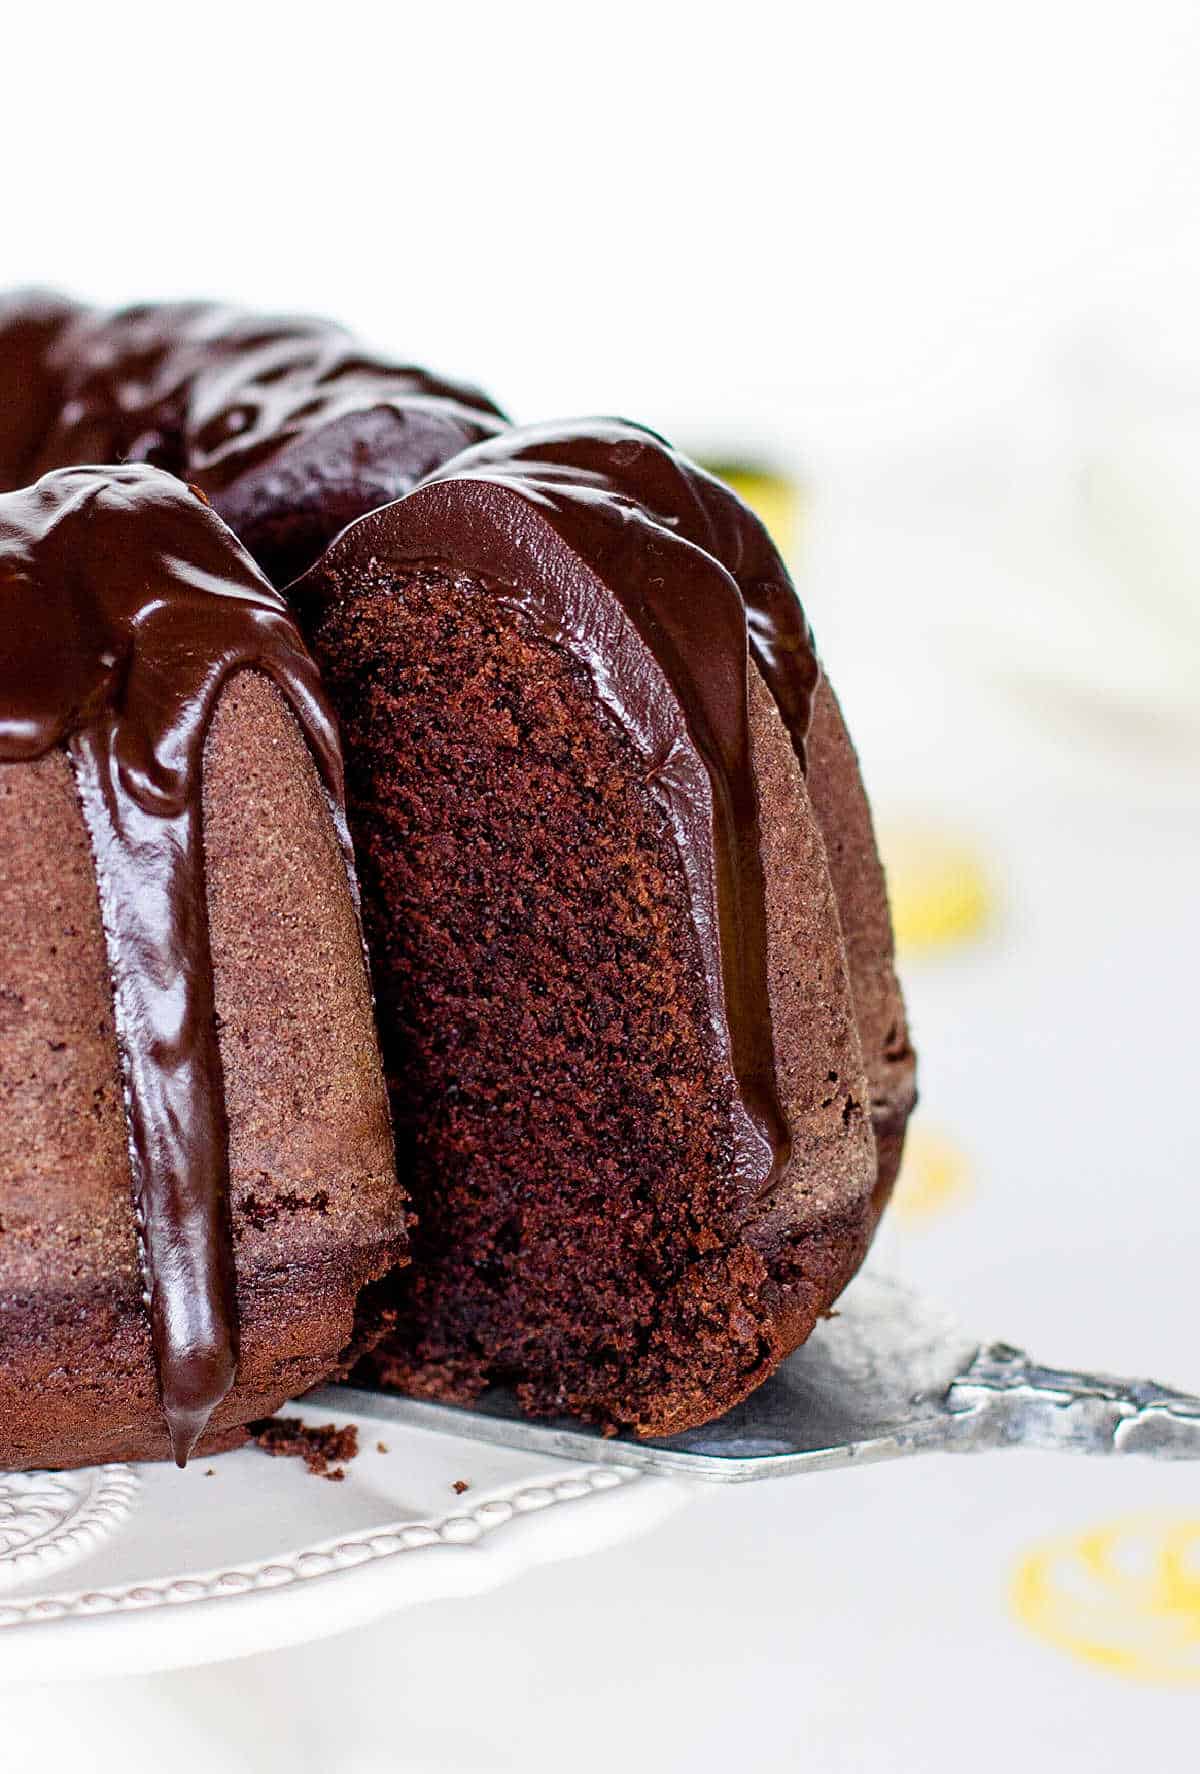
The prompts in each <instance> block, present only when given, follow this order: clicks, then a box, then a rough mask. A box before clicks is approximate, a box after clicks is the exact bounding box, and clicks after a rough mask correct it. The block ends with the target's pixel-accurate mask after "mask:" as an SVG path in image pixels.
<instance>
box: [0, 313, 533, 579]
mask: <svg viewBox="0 0 1200 1774" xmlns="http://www.w3.org/2000/svg"><path fill="white" fill-rule="evenodd" d="M35 384H36V396H35V398H34V399H32V400H29V399H28V397H27V396H23V397H22V398H23V399H24V401H25V405H26V406H28V407H30V408H31V409H32V410H31V412H30V415H29V417H28V418H26V419H24V420H23V423H22V427H21V434H20V435H19V436H18V437H15V438H14V439H13V441H12V443H11V445H10V443H9V440H8V439H7V437H6V435H5V432H4V431H0V488H3V487H5V486H9V487H11V486H19V485H23V484H25V482H26V481H28V480H30V479H32V478H34V477H35V476H36V475H38V474H42V473H45V472H46V471H47V470H49V469H51V468H59V467H64V466H68V465H71V464H75V463H87V462H150V463H153V464H154V465H155V466H157V467H159V468H166V469H167V470H169V471H170V472H171V473H172V474H176V475H179V476H180V477H181V478H183V479H186V480H188V481H190V482H192V483H193V484H194V485H196V486H199V487H201V488H203V490H204V491H205V492H206V493H207V494H208V496H209V498H210V499H211V501H212V503H213V505H214V507H215V508H216V510H217V511H218V512H220V514H221V515H222V516H223V517H224V518H225V519H226V521H227V522H228V523H229V524H230V526H231V527H232V528H233V529H234V530H235V531H236V532H237V534H238V535H239V536H240V537H241V539H242V541H243V543H244V545H245V546H246V547H247V548H248V549H249V551H250V553H251V554H253V555H254V556H255V558H256V559H257V560H258V561H259V563H260V565H261V566H262V567H263V568H264V570H265V571H266V572H267V573H268V575H269V576H270V577H271V578H272V579H273V580H274V581H275V583H277V584H282V583H284V582H285V581H286V580H287V579H289V578H292V577H294V576H295V575H296V574H297V573H298V572H300V571H302V570H303V569H304V568H306V567H307V566H309V565H310V564H311V562H312V561H313V560H315V559H316V557H317V555H318V554H319V553H320V552H321V550H322V548H324V546H325V544H326V543H327V542H328V541H329V540H330V539H331V538H332V537H333V536H334V535H335V534H336V533H337V531H338V530H340V529H342V528H343V527H344V526H345V525H346V524H347V523H349V522H351V521H352V520H353V519H354V518H356V517H359V516H361V515H362V513H363V512H365V511H369V510H373V509H374V508H375V506H377V505H379V504H383V503H386V502H387V501H388V500H391V499H397V498H399V497H400V496H401V495H402V494H404V493H406V492H408V491H409V489H410V488H411V487H413V486H414V485H415V484H416V483H417V481H419V480H420V479H421V478H422V476H423V475H425V474H427V473H428V472H429V471H430V470H431V469H433V468H436V467H437V466H439V465H440V464H441V463H442V462H444V461H446V460H447V459H448V458H449V457H450V456H453V455H455V454H456V453H457V452H458V451H459V450H461V449H463V448H465V447H466V446H467V445H469V444H472V443H475V442H476V441H478V440H479V439H481V438H485V437H489V436H491V435H492V434H493V433H495V432H496V431H498V430H499V429H500V427H501V426H502V425H503V423H504V421H503V418H502V416H501V414H500V413H499V412H498V410H497V409H496V408H495V407H494V406H493V405H492V404H491V402H490V401H489V400H487V399H486V397H485V396H484V395H482V394H481V393H480V392H479V391H478V390H477V389H474V388H471V387H468V386H465V385H460V384H458V383H454V382H448V381H445V380H442V379H440V378H438V377H435V376H432V375H430V374H429V373H428V372H427V371H425V370H421V369H416V368H414V367H413V366H412V365H408V364H396V363H392V362H390V361H389V360H387V359H385V358H382V357H378V356H375V355H373V354H372V353H370V352H368V351H366V350H364V348H363V347H362V346H361V345H360V344H358V343H357V342H356V341H355V340H354V339H353V338H352V337H351V336H350V335H349V334H348V333H346V332H344V331H343V330H342V329H341V328H340V327H336V326H333V325H330V324H329V323H327V322H324V321H316V320H308V319H293V318H269V317H262V316H253V315H246V314H242V313H240V312H238V311H237V310H236V309H231V308H225V307H220V306H217V305H214V304H209V303H176V304H169V303H168V304H162V305H147V306H142V307H136V308H127V309H123V310H120V311H118V312H116V313H108V312H103V311H99V310H93V309H89V308H83V307H79V306H76V305H73V304H71V303H66V302H64V301H63V300H62V299H61V298H59V297H52V296H43V295H40V294H37V293H34V294H32V295H29V296H24V297H16V298H12V299H10V301H9V303H8V304H7V306H6V307H2V308H0V411H3V410H4V408H5V406H6V405H8V404H9V402H10V400H14V399H15V397H16V391H21V390H29V389H30V388H31V387H34V386H35ZM39 420H40V429H38V421H39ZM31 427H33V428H34V429H35V430H36V431H37V435H36V437H35V439H34V442H33V443H32V444H31V443H30V437H29V432H30V429H31Z"/></svg>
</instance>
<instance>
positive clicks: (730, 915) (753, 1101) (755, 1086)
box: [292, 420, 818, 1193]
mask: <svg viewBox="0 0 1200 1774" xmlns="http://www.w3.org/2000/svg"><path fill="white" fill-rule="evenodd" d="M376 564H384V565H388V564H393V565H401V564H402V565H411V566H419V565H421V564H430V565H433V564H436V565H439V566H448V567H451V568H454V569H457V570H460V571H463V572H466V573H469V574H471V575H472V576H473V577H475V578H477V579H478V580H480V581H482V582H483V583H484V584H486V585H487V586H488V588H489V589H490V591H491V594H492V595H493V596H494V597H495V598H496V599H497V600H498V601H499V602H502V603H504V604H507V605H509V606H510V607H515V608H519V609H520V610H521V611H522V612H523V613H524V614H525V615H526V616H527V617H529V618H531V619H532V620H533V621H534V622H535V623H536V624H537V625H538V627H539V628H540V629H541V630H542V632H543V633H545V634H546V635H547V636H548V637H549V638H551V639H553V640H554V641H555V642H556V644H559V645H562V646H564V647H565V648H566V649H567V650H568V651H569V652H570V653H572V654H573V655H574V656H575V657H576V658H577V659H578V660H579V661H580V663H581V664H582V665H583V666H584V668H585V669H586V670H587V671H588V673H589V675H590V676H591V678H592V680H593V682H594V684H595V686H596V689H597V692H598V694H599V696H600V699H601V701H602V702H603V703H604V705H605V707H606V708H607V709H608V710H609V712H610V713H611V714H612V715H613V716H614V717H615V718H616V719H617V721H618V722H619V723H620V725H621V726H622V728H623V729H624V730H625V732H626V733H627V734H628V735H629V737H630V738H631V739H632V741H633V743H634V745H635V747H636V748H637V749H638V751H639V752H640V753H641V754H642V756H643V757H644V758H645V760H646V766H647V770H646V780H647V783H648V784H649V786H650V787H651V789H652V792H653V793H654V794H655V795H656V797H657V798H658V800H659V802H660V805H662V807H663V809H664V811H665V813H666V815H667V818H668V820H669V822H670V824H671V826H672V828H673V829H674V831H675V833H676V836H677V839H678V844H679V853H680V857H681V859H682V862H683V866H684V869H685V872H686V874H687V877H688V888H689V894H690V898H691V904H692V914H693V921H694V924H695V927H696V930H697V934H698V937H699V940H700V948H701V954H702V956H703V959H704V965H705V970H706V974H707V978H708V984H709V1001H710V1003H711V1004H712V1005H713V1007H714V1033H715V1034H716V1036H717V1039H718V1041H719V1043H720V1045H721V1047H722V1048H727V1051H728V1054H729V1058H730V1062H731V1066H732V1070H733V1074H734V1077H735V1079H736V1082H737V1085H738V1092H739V1096H740V1099H741V1109H742V1111H743V1113H742V1114H741V1115H740V1116H739V1117H737V1118H736V1121H735V1141H736V1146H737V1153H736V1159H737V1162H736V1168H737V1172H738V1175H739V1178H740V1180H741V1181H742V1183H743V1185H744V1186H745V1187H746V1188H747V1190H748V1191H749V1192H751V1193H758V1192H761V1191H763V1190H765V1189H767V1188H769V1187H771V1186H772V1184H773V1183H774V1182H775V1181H776V1180H777V1179H778V1177H779V1175H780V1174H781V1172H782V1170H783V1168H784V1166H785V1165H786V1163H787V1159H788V1154H789V1151H790V1134H789V1130H788V1126H787V1121H786V1117H785V1115H784V1112H783V1108H782V1105H781V1102H780V1094H779V1089H778V1084H777V1080H776V1077H775V1069H774V1067H775V1060H774V1045H773V1040H772V1030H771V1020H770V1007H769V997H768V990H767V930H766V905H765V897H764V881H763V873H762V841H761V832H760V829H759V808H758V795H757V789H756V785H755V777H754V769H753V763H752V758H751V751H750V714H749V681H748V656H749V648H750V646H751V645H753V647H754V652H755V657H756V658H758V659H759V660H760V661H761V664H762V669H763V672H764V675H765V676H766V677H767V679H768V682H769V684H770V686H771V688H772V690H773V692H774V694H775V696H776V698H777V700H778V702H779V705H780V708H781V711H782V712H783V714H784V717H785V719H786V720H787V723H788V726H789V729H790V731H791V734H792V739H793V744H794V745H795V748H796V751H797V753H798V755H799V756H800V758H801V760H802V761H803V754H804V738H805V734H806V732H807V727H808V719H809V714H810V712H811V700H812V692H813V689H814V688H815V686H816V683H817V678H818V667H817V663H816V657H815V654H814V652H813V649H812V643H811V637H810V636H809V632H808V627H807V624H806V623H805V620H804V615H803V612H802V610H801V608H800V605H799V602H798V600H797V598H796V595H795V592H794V591H793V590H792V588H791V585H790V583H789V581H788V579H787V575H786V573H785V572H784V570H783V568H782V565H781V564H780V562H779V560H778V557H777V556H776V555H775V552H774V550H773V549H772V547H771V545H770V543H769V541H767V539H766V536H765V532H764V531H763V530H762V527H761V525H760V524H759V523H758V520H757V519H756V518H754V517H753V516H752V514H751V513H750V512H748V511H747V510H746V508H745V507H744V506H743V505H742V504H741V503H740V501H739V500H738V499H737V498H736V497H735V496H734V495H733V494H732V493H731V492H730V491H729V490H728V489H727V488H725V487H723V486H722V485H721V484H720V483H719V482H718V481H715V480H713V479H711V477H709V476H707V475H705V474H703V473H702V472H701V471H700V470H699V469H697V468H695V467H693V466H692V465H691V464H690V463H688V462H687V461H686V460H685V459H684V458H683V457H681V456H678V455H677V454H676V453H675V452H674V451H672V450H671V449H670V448H669V447H668V446H667V445H666V444H665V443H663V442H662V440H661V439H659V438H658V437H656V436H655V435H654V434H653V433H651V432H647V431H643V430H641V429H640V428H638V427H635V426H631V425H627V424H623V423H620V422H618V421H609V420H596V421H587V422H584V423H581V424H566V425H543V426H529V427H522V428H519V429H514V430H510V431H508V432H506V433H504V434H503V435H502V436H500V437H498V438H496V439H494V440H491V441H489V442H487V443H483V444H480V445H478V446H476V447H475V448H473V449H470V450H467V451H465V452H464V453H463V454H462V455H460V456H458V457H456V458H454V460H453V461H451V462H449V463H447V464H446V465H445V466H444V467H443V468H442V469H441V470H440V471H438V472H436V473H435V474H433V475H432V476H430V477H429V479H428V480H426V481H425V482H424V483H423V484H422V486H420V487H419V488H418V489H417V490H416V491H414V492H413V493H411V494H409V496H408V497H407V498H406V499H403V500H401V501H400V502H399V503H397V504H395V505H392V506H390V507H388V508H387V509H386V510H383V511H379V512H376V513H375V514H373V515H372V516H369V517H366V518H364V519H362V520H361V521H360V522H359V523H357V524H355V525H354V526H353V527H352V528H351V529H350V530H349V531H348V532H347V533H346V534H345V535H344V536H343V537H341V538H340V540H339V541H338V542H337V543H335V545H334V546H333V548H332V549H331V550H330V551H329V553H328V554H327V555H326V557H325V559H324V560H323V561H322V562H321V563H319V565H318V566H317V568H316V569H315V570H314V572H313V573H312V574H311V575H310V576H309V577H308V578H307V579H305V580H303V581H301V582H300V583H299V584H298V585H296V586H294V587H293V588H292V595H293V597H294V599H295V601H296V604H297V608H298V610H299V611H300V613H301V619H302V621H311V622H314V623H317V624H319V621H320V608H321V606H322V604H323V602H324V601H325V600H327V599H328V598H330V597H337V596H338V595H340V593H341V589H342V587H343V586H345V587H346V589H347V590H351V591H352V576H353V574H354V573H355V572H356V571H359V570H362V569H363V568H364V567H365V568H366V569H367V570H368V571H370V570H371V569H372V567H373V566H374V565H376ZM743 586H744V588H745V589H744V590H743V589H742V587H743ZM614 602H615V604H616V606H617V607H618V608H619V610H620V611H621V612H623V614H624V617H625V618H626V619H627V622H626V623H621V622H620V621H619V620H617V621H614V613H613V605H614ZM664 680H665V685H664ZM664 689H665V690H666V691H667V693H666V694H664ZM678 711H682V715H683V720H684V723H685V729H686V737H687V738H689V739H690V740H691V744H692V746H693V747H694V748H695V752H696V753H698V754H699V757H700V760H701V761H702V765H703V773H704V779H702V780H697V779H696V774H695V768H694V764H692V763H691V762H690V759H689V756H688V754H687V753H686V752H685V751H684V749H683V748H682V747H681V745H680V740H681V739H682V738H683V737H684V735H683V734H681V733H680V731H679V726H678ZM710 854H711V855H712V856H713V857H714V858H715V877H716V879H715V905H714V904H713V883H712V881H711V880H710V879H709V878H708V877H707V875H706V873H705V872H704V870H703V865H702V864H701V863H700V862H699V861H698V859H699V858H703V857H705V856H707V855H710Z"/></svg>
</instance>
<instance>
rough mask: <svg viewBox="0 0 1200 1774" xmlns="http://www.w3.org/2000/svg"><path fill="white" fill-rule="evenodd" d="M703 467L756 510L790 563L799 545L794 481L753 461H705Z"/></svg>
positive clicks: (797, 496)
mask: <svg viewBox="0 0 1200 1774" xmlns="http://www.w3.org/2000/svg"><path fill="white" fill-rule="evenodd" d="M704 466H705V467H706V468H707V469H708V472H709V473H710V474H715V475H716V477H717V479H718V480H723V481H724V482H725V484H726V486H729V487H732V488H733V490H734V492H735V493H737V494H738V496H739V497H740V498H742V499H744V500H745V501H746V504H747V505H748V506H749V507H750V509H751V511H753V512H755V513H757V515H758V516H759V517H760V518H761V519H762V521H763V523H764V524H766V526H767V529H768V530H769V531H770V532H771V540H772V542H774V544H775V546H776V548H777V549H778V550H779V552H780V554H781V555H782V556H783V558H784V560H785V561H787V563H788V565H789V566H793V565H794V564H795V561H796V551H797V549H798V547H799V544H800V513H801V495H800V488H799V486H798V485H797V484H796V482H795V481H794V480H791V479H789V477H788V476H787V475H786V474H779V473H777V472H776V471H775V470H774V469H770V468H765V467H761V466H759V465H757V464H755V465H753V466H752V465H751V464H750V463H736V462H706V463H705V465H704Z"/></svg>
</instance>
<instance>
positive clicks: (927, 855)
mask: <svg viewBox="0 0 1200 1774" xmlns="http://www.w3.org/2000/svg"><path fill="white" fill-rule="evenodd" d="M879 840H880V842H879V847H880V850H881V852H882V854H883V866H884V870H885V872H886V874H887V883H888V896H889V898H890V900H891V904H892V925H893V927H894V929H895V932H896V947H897V949H898V951H899V952H900V953H901V954H904V955H914V954H920V953H923V952H928V951H929V950H932V949H947V948H956V947H958V946H959V945H960V944H962V943H968V942H973V941H974V940H975V939H976V938H977V937H979V936H981V935H983V934H984V933H985V932H986V930H987V929H988V927H989V925H990V924H991V923H992V921H993V918H994V916H995V910H996V903H995V896H994V894H993V891H992V886H991V882H990V879H989V876H988V871H987V868H986V866H985V864H984V862H983V859H982V857H981V856H980V855H979V853H978V851H977V850H975V849H974V848H973V846H972V845H971V844H970V843H969V841H966V840H963V839H961V838H957V837H954V836H953V835H951V834H949V833H947V832H944V831H940V830H936V829H934V828H933V827H925V826H917V825H912V826H909V825H900V826H894V827H892V828H890V829H888V828H887V827H885V828H884V829H883V830H882V831H881V832H880V834H879Z"/></svg>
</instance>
